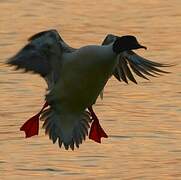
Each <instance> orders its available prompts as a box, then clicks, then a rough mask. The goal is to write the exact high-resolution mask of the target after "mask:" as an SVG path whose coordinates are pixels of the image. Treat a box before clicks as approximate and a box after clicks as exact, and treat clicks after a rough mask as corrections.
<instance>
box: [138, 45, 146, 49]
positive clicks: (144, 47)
mask: <svg viewBox="0 0 181 180" xmlns="http://www.w3.org/2000/svg"><path fill="white" fill-rule="evenodd" d="M140 48H143V49H145V50H146V49H147V47H146V46H142V45H140V44H138V45H137V49H140Z"/></svg>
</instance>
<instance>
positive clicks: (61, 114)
mask: <svg viewBox="0 0 181 180" xmlns="http://www.w3.org/2000/svg"><path fill="white" fill-rule="evenodd" d="M139 48H144V49H146V47H145V46H142V45H140V44H139V43H138V41H137V39H136V38H135V37H134V36H131V35H126V36H122V37H119V36H115V35H112V34H109V35H107V36H106V38H105V39H104V41H103V43H102V45H88V46H84V47H81V48H79V49H75V48H72V47H70V46H69V45H67V44H66V43H65V42H64V41H63V39H62V38H61V37H60V35H59V33H58V32H57V31H56V30H48V31H43V32H40V33H37V34H35V35H33V36H32V37H31V38H29V40H28V44H27V45H25V47H23V48H22V49H21V50H20V51H19V52H18V53H17V54H16V55H15V56H13V57H12V58H10V59H9V60H8V61H7V63H8V64H10V65H15V66H16V69H24V70H25V72H27V71H31V72H33V73H37V74H39V75H41V76H42V77H43V78H44V79H45V81H46V82H47V85H48V91H47V94H46V96H45V99H46V103H45V104H44V106H43V108H42V109H41V111H40V112H39V113H38V114H36V115H35V116H33V117H32V118H30V119H29V120H28V121H27V122H26V123H25V124H24V125H23V126H22V127H21V128H20V130H23V131H25V133H26V137H31V136H33V135H36V134H38V129H39V116H40V115H41V117H40V119H41V120H43V121H44V124H43V127H44V128H45V133H46V134H49V138H50V139H51V140H52V141H53V143H55V142H56V141H57V140H58V143H59V146H60V147H61V146H62V144H64V147H65V149H66V150H67V149H69V147H70V148H71V149H72V150H74V147H75V146H76V147H77V148H78V147H79V144H81V143H82V141H83V140H85V138H86V136H87V135H88V129H89V127H90V123H92V125H91V129H90V132H89V138H90V139H92V140H94V141H96V142H99V143H100V142H101V138H102V137H108V136H107V134H106V133H105V132H104V130H103V129H102V127H101V126H100V124H99V121H98V118H97V116H96V114H95V113H94V111H93V108H92V105H93V104H95V102H96V100H97V98H98V96H99V95H101V96H102V93H103V88H104V86H105V85H106V83H107V81H108V80H109V78H110V77H111V76H112V75H114V76H115V77H116V79H118V80H119V81H121V80H123V81H125V82H126V83H128V79H129V80H131V81H133V82H134V83H137V82H136V80H135V78H134V76H133V74H132V72H131V70H130V69H132V71H133V72H134V73H135V74H136V75H138V76H140V77H142V78H145V79H148V78H147V77H146V75H149V76H154V74H156V75H157V74H159V73H167V72H166V71H163V70H160V69H159V68H158V67H164V66H169V65H167V64H161V63H156V62H153V61H150V60H147V59H144V58H142V57H140V56H139V55H137V54H136V53H135V52H133V51H131V50H134V49H139ZM47 106H49V108H47ZM45 108H46V109H45Z"/></svg>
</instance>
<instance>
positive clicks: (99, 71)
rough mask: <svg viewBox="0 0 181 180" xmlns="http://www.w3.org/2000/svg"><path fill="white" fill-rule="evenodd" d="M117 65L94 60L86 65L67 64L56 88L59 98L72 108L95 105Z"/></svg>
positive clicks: (111, 62)
mask: <svg viewBox="0 0 181 180" xmlns="http://www.w3.org/2000/svg"><path fill="white" fill-rule="evenodd" d="M85 61H86V60H85ZM115 65H116V62H114V61H109V62H104V61H103V62H101V63H100V61H99V62H93V61H92V60H90V62H88V60H87V61H86V63H85V64H82V62H79V61H77V62H75V63H70V64H67V66H66V67H65V68H64V70H63V72H62V73H61V78H60V82H59V83H58V85H57V86H56V90H55V91H56V96H58V97H57V98H59V99H60V101H63V102H64V103H65V104H67V106H69V107H72V108H80V109H85V108H86V107H88V106H90V105H92V104H94V103H95V101H96V99H97V97H98V96H99V94H100V92H101V91H102V89H103V88H104V86H105V84H106V83H107V81H108V79H109V77H110V76H111V74H112V72H113V69H114V66H115ZM57 98H56V99H57Z"/></svg>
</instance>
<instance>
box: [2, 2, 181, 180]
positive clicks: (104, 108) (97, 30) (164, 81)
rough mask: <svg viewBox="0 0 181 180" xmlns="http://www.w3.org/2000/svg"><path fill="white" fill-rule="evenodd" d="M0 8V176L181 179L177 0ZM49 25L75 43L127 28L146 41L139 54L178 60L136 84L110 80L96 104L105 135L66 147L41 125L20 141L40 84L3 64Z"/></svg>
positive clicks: (39, 100) (180, 14) (38, 102)
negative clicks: (53, 140) (164, 71)
mask: <svg viewBox="0 0 181 180" xmlns="http://www.w3.org/2000/svg"><path fill="white" fill-rule="evenodd" d="M0 10H1V11H0V87H1V88H0V99H1V102H0V179H7V180H11V179H13V180H14V179H23V180H24V179H27V180H28V179H32V178H33V179H37V180H41V179H42V180H44V179H61V178H66V179H125V180H128V179H138V180H140V179H174V180H175V179H181V65H180V62H181V61H180V57H181V50H180V49H181V43H180V37H181V11H180V10H181V1H179V0H167V1H163V0H152V1H150V0H148V1H144V0H126V1H122V0H112V1H107V0H100V1H96V0H91V1H85V0H84V1H83V0H76V1H73V0H69V1H65V0H62V1H60V0H54V1H49V0H36V1H32V0H26V1H24V0H6V1H5V0H1V1H0ZM50 28H55V29H57V30H58V31H59V32H60V34H61V35H62V36H63V38H64V39H65V40H66V42H68V43H69V44H70V45H71V46H73V47H80V46H83V45H86V44H100V43H101V41H102V40H103V39H104V37H105V36H106V34H108V33H114V34H118V35H124V34H133V35H135V36H137V37H138V39H139V41H140V42H141V43H142V44H143V45H145V46H147V47H148V51H144V50H139V53H140V54H141V55H143V56H144V57H147V58H149V59H152V60H156V61H158V62H176V63H177V64H178V65H177V66H175V67H171V68H170V69H169V71H171V72H172V74H168V75H165V76H161V77H160V78H155V79H153V78H152V79H151V81H149V82H146V81H145V80H142V79H139V78H137V80H138V81H139V82H140V83H139V84H138V85H135V84H133V83H130V84H129V85H126V84H124V83H119V82H117V81H116V80H115V79H114V78H112V79H111V80H110V81H109V83H108V84H107V86H106V88H105V93H104V100H103V101H101V100H100V99H99V100H98V101H97V105H96V106H95V107H94V108H95V110H96V112H97V114H98V116H99V118H100V119H101V123H102V126H103V127H104V128H105V129H106V132H107V133H108V134H109V138H108V139H103V142H102V144H97V143H94V142H92V141H91V140H88V139H87V141H86V142H85V143H84V144H83V145H81V146H80V149H79V150H76V151H74V152H72V151H65V150H64V149H59V148H58V145H52V143H51V141H50V140H48V137H47V136H45V135H44V131H43V130H41V132H40V135H39V136H38V137H33V138H31V139H24V134H23V133H22V132H20V131H19V127H20V126H21V125H22V123H23V122H24V121H25V120H26V119H28V118H29V117H30V116H32V115H33V114H34V113H36V112H37V111H38V110H39V109H40V107H41V106H42V104H43V101H44V93H45V88H46V84H45V82H44V81H43V80H42V79H41V78H40V77H39V76H37V75H31V74H26V75H24V74H22V73H19V72H14V71H12V69H11V68H9V67H6V66H4V65H3V63H4V62H5V60H6V59H7V58H8V57H11V56H12V55H13V54H14V53H16V52H17V51H18V50H19V49H20V48H21V47H22V46H23V45H24V44H25V42H26V39H27V38H28V37H29V36H31V35H32V34H34V33H36V32H38V31H42V30H45V29H50ZM167 70H168V69H167Z"/></svg>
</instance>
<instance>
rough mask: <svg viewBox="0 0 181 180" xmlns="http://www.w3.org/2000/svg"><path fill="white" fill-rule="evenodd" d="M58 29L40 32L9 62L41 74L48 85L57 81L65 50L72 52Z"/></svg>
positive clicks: (19, 67) (17, 67) (8, 62)
mask: <svg viewBox="0 0 181 180" xmlns="http://www.w3.org/2000/svg"><path fill="white" fill-rule="evenodd" d="M74 50H75V49H74V48H71V47H70V46H68V45H67V44H66V43H65V42H64V41H63V40H62V38H61V37H60V35H59V34H58V32H57V31H56V30H48V31H43V32H39V33H37V34H35V35H33V36H32V37H30V38H29V39H28V43H27V44H26V45H25V46H24V47H23V48H22V49H21V50H20V51H19V52H18V53H17V54H16V55H15V56H13V57H11V58H10V59H9V60H8V61H7V64H9V65H12V66H15V67H16V70H18V69H24V71H25V72H27V71H28V72H33V73H36V74H39V75H41V76H42V77H44V79H45V80H46V81H47V84H48V86H49V85H50V84H52V82H55V81H57V79H58V74H59V71H60V66H61V55H62V53H63V52H72V51H74Z"/></svg>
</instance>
